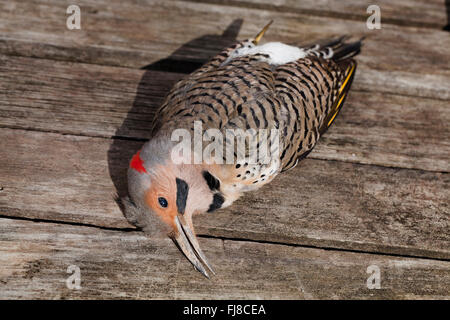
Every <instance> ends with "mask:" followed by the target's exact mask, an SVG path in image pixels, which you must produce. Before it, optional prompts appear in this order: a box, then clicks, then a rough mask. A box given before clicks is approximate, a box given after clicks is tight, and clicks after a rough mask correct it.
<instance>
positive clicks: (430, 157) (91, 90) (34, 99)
mask: <svg viewBox="0 0 450 320" xmlns="http://www.w3.org/2000/svg"><path fill="white" fill-rule="evenodd" d="M0 74H1V76H0V78H1V81H0V103H1V106H0V126H3V127H9V128H21V129H29V130H42V131H51V132H60V133H69V134H74V135H84V136H99V137H111V136H116V137H126V138H139V139H145V138H148V137H149V132H148V130H149V128H150V127H151V125H150V124H151V121H152V120H153V116H154V112H155V110H156V109H157V108H158V107H159V105H160V104H161V103H162V100H163V98H164V96H165V94H166V93H167V92H168V91H169V90H170V88H171V86H172V85H173V84H174V83H175V81H176V80H178V79H180V78H181V77H182V74H175V73H171V72H159V71H153V70H145V71H144V70H133V69H128V68H117V67H110V66H98V65H88V64H81V63H77V64H72V63H67V62H55V61H51V60H45V59H33V58H23V57H9V56H1V55H0ZM358 89H359V88H358V87H357V86H355V88H354V89H352V91H351V93H350V96H349V99H347V102H346V105H345V107H344V109H343V111H342V112H341V113H340V115H339V117H338V119H337V120H336V122H335V124H334V125H333V127H332V128H331V129H330V130H329V131H328V132H327V134H326V135H325V136H324V137H323V138H322V139H321V140H320V141H319V144H318V146H317V147H316V149H315V150H314V152H313V153H312V154H311V155H310V157H312V158H316V159H330V160H343V161H349V162H355V163H364V164H376V165H382V166H389V167H405V168H415V169H424V170H430V171H439V172H449V171H450V163H449V161H448V158H449V154H450V127H449V126H448V123H449V122H450V110H449V108H448V102H447V101H442V100H436V99H426V98H418V97H409V96H400V95H393V94H382V93H379V92H366V91H358Z"/></svg>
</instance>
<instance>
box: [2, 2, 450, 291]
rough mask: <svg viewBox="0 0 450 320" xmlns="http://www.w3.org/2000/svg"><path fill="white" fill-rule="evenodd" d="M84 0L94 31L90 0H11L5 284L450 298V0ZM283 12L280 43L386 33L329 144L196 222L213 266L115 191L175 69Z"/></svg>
mask: <svg viewBox="0 0 450 320" xmlns="http://www.w3.org/2000/svg"><path fill="white" fill-rule="evenodd" d="M76 2H77V4H78V5H79V6H80V8H81V30H68V29H67V27H66V18H67V16H68V15H67V14H66V8H67V6H68V5H70V4H73V2H72V1H59V0H29V1H22V0H9V1H4V2H1V3H0V138H1V139H0V159H1V162H0V163H1V164H0V299H10V298H21V299H23V298H27V299H43V298H46V299H77V298H81V299H97V298H138V299H139V298H140V299H172V298H176V299H181V298H188V299H190V298H200V299H208V298H212V299H228V298H234V299H247V298H250V299H266V298H272V299H312V298H313V299H322V298H328V299H342V298H346V299H380V298H385V299H415V298H427V299H433V298H444V299H450V200H449V199H450V175H449V172H450V161H449V159H450V126H449V123H450V104H449V102H450V85H449V84H450V64H449V61H450V34H449V33H448V32H446V31H443V28H444V27H445V26H446V25H447V24H448V20H447V19H448V17H447V12H448V8H449V7H450V4H449V2H448V1H447V9H446V4H445V1H444V0H432V1H430V0H409V1H406V0H405V1H387V0H377V1H376V3H373V1H357V0H351V1H345V2H344V1H331V0H325V1H313V0H306V1H295V0H275V1H274V0H270V1H269V0H263V1H256V0H226V1H223V2H222V1H218V0H202V1H197V2H194V1H167V0H166V1H163V0H145V1H137V0H133V1H127V2H124V1H120V0H98V1H87V0H84V1H76ZM370 4H377V5H379V6H380V8H381V23H382V28H381V30H368V29H367V27H366V23H365V21H366V19H367V17H368V16H369V14H367V13H366V9H367V7H368V6H369V5H370ZM270 19H273V20H274V21H275V22H274V24H273V25H272V27H271V29H270V30H269V32H268V33H267V35H266V37H265V40H266V41H283V42H288V43H302V42H310V41H312V40H315V39H318V38H326V37H330V36H335V35H341V34H351V35H355V36H363V35H365V36H367V38H366V40H365V46H364V48H363V51H362V53H361V55H360V56H358V61H359V68H358V71H357V74H356V77H355V81H354V84H353V88H352V90H351V93H350V95H349V98H348V99H347V102H346V105H345V107H344V109H343V111H342V112H341V114H340V115H339V117H338V119H337V120H336V122H335V124H334V125H333V127H332V128H331V129H330V130H329V131H328V133H327V134H326V136H324V137H323V138H322V139H321V141H320V142H319V144H318V146H317V147H316V149H315V150H314V151H313V152H312V153H311V154H310V156H309V157H308V158H307V159H306V160H304V161H303V162H301V164H300V165H299V166H297V167H296V168H295V169H294V170H291V171H289V172H288V173H286V174H283V175H280V176H279V177H277V178H276V179H275V181H274V182H273V183H271V184H269V185H267V186H265V187H264V188H262V189H261V190H259V191H258V192H255V193H250V194H248V195H246V196H245V197H244V198H243V199H241V200H239V201H238V202H237V203H236V204H235V205H233V206H232V207H231V208H229V209H226V210H220V211H218V212H217V213H215V214H214V215H213V216H211V215H209V216H202V217H198V218H196V220H195V221H194V223H195V225H196V230H197V232H198V233H199V235H200V239H199V241H200V243H201V245H202V248H203V249H204V251H205V254H206V255H207V257H208V258H209V260H210V262H211V263H212V264H213V266H214V267H215V269H216V272H217V276H215V277H213V278H212V279H211V280H206V279H205V278H203V277H202V275H201V274H200V273H198V272H195V271H194V270H193V268H192V265H191V264H190V263H189V262H188V261H187V260H186V259H184V258H183V257H182V255H181V253H180V252H179V251H178V250H177V249H176V247H175V246H174V245H173V244H172V243H171V241H170V240H169V239H165V238H161V239H148V238H146V237H145V235H144V234H143V233H142V232H140V231H137V230H135V228H134V227H133V226H131V225H130V224H128V223H127V221H126V220H125V218H124V217H123V215H122V213H121V211H120V209H119V207H118V206H117V204H116V203H115V202H114V200H113V195H114V194H115V193H116V192H118V193H119V194H123V193H124V191H125V188H126V187H125V183H126V180H125V174H126V168H127V162H128V160H129V159H130V157H131V155H132V154H133V153H134V152H135V151H136V150H137V149H138V148H139V147H140V146H141V145H142V144H143V141H144V140H145V138H146V137H147V136H148V131H147V130H148V129H149V123H150V121H151V119H152V116H153V113H154V111H155V109H156V108H157V107H158V106H159V104H160V103H161V102H162V99H163V98H164V95H165V94H166V93H167V91H168V90H169V89H170V87H171V86H172V85H173V84H174V82H175V81H176V80H177V79H179V78H180V77H182V76H183V74H185V73H189V72H190V71H192V70H193V69H195V68H196V67H198V66H199V65H201V63H203V62H205V61H206V60H207V59H208V58H209V57H210V56H212V55H213V54H215V53H217V52H218V51H219V50H220V49H222V48H223V47H224V46H227V45H229V44H230V43H232V42H233V41H234V40H235V38H237V39H244V38H248V37H251V36H254V35H255V34H256V32H257V31H259V29H260V28H261V27H262V26H263V25H265V23H266V22H268V21H269V20H270ZM70 265H76V266H78V267H79V268H80V271H81V289H80V290H71V289H69V288H68V287H67V286H66V279H67V278H68V277H69V276H70V274H69V273H67V268H68V267H69V266H70ZM371 265H375V266H378V267H379V269H380V272H381V273H380V285H381V288H380V289H369V288H368V287H367V279H368V278H369V276H370V274H368V273H367V268H368V267H369V266H371Z"/></svg>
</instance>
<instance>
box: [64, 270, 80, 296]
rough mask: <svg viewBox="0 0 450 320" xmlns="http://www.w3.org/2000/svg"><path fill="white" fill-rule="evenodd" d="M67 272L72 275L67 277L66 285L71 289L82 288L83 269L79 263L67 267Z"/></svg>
mask: <svg viewBox="0 0 450 320" xmlns="http://www.w3.org/2000/svg"><path fill="white" fill-rule="evenodd" d="M67 273H71V275H70V276H69V277H68V278H67V279H66V286H67V288H68V289H70V290H80V289H81V270H80V267H78V266H77V265H74V264H72V265H70V266H68V267H67Z"/></svg>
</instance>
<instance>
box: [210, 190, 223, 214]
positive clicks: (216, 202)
mask: <svg viewBox="0 0 450 320" xmlns="http://www.w3.org/2000/svg"><path fill="white" fill-rule="evenodd" d="M224 202H225V198H224V197H223V195H222V194H221V193H215V194H214V197H213V202H212V203H211V204H210V205H209V209H208V212H213V211H214V210H217V209H220V208H221V207H222V205H223V203H224Z"/></svg>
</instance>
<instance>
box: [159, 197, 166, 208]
mask: <svg viewBox="0 0 450 320" xmlns="http://www.w3.org/2000/svg"><path fill="white" fill-rule="evenodd" d="M158 202H159V205H160V206H161V207H163V208H167V205H168V203H167V200H166V198H163V197H159V198H158Z"/></svg>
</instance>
